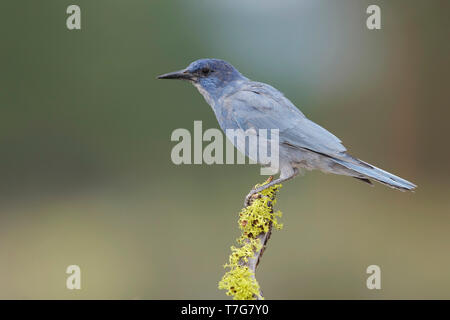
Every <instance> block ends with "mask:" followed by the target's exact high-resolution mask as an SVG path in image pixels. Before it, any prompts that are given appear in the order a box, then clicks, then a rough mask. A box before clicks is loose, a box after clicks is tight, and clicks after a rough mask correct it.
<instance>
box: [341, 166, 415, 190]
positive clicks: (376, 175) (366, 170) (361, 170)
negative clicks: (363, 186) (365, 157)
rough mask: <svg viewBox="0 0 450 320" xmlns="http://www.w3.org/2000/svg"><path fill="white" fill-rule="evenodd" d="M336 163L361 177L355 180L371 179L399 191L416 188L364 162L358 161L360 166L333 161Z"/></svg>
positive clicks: (412, 184)
mask: <svg viewBox="0 0 450 320" xmlns="http://www.w3.org/2000/svg"><path fill="white" fill-rule="evenodd" d="M333 160H334V161H335V162H336V163H339V164H340V165H342V166H344V167H346V168H347V169H350V170H352V171H355V172H357V173H358V174H360V175H361V176H359V175H357V176H356V177H357V178H360V179H361V178H362V179H373V180H375V181H378V182H380V183H383V184H385V185H387V186H389V187H391V188H395V189H399V190H413V189H415V188H416V187H417V186H416V185H415V184H414V183H412V182H409V181H408V180H405V179H402V178H400V177H397V176H396V175H393V174H391V173H389V172H387V171H384V170H382V169H380V168H377V167H375V166H372V165H370V164H368V163H366V162H363V161H361V160H358V161H359V162H360V163H361V164H356V163H354V162H348V161H344V160H340V159H333Z"/></svg>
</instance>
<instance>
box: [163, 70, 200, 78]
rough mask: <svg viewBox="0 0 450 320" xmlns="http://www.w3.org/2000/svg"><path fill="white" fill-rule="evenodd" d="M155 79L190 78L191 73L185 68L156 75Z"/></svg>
mask: <svg viewBox="0 0 450 320" xmlns="http://www.w3.org/2000/svg"><path fill="white" fill-rule="evenodd" d="M157 79H179V80H192V74H191V73H189V71H187V70H186V69H183V70H179V71H175V72H169V73H165V74H162V75H160V76H158V78H157Z"/></svg>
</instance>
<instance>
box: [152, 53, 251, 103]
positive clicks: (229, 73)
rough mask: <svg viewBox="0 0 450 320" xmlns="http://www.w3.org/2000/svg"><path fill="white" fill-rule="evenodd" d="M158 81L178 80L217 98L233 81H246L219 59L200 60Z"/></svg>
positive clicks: (162, 76) (230, 66)
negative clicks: (185, 81) (188, 82)
mask: <svg viewBox="0 0 450 320" xmlns="http://www.w3.org/2000/svg"><path fill="white" fill-rule="evenodd" d="M158 79H179V80H188V81H190V82H192V83H193V84H194V85H195V86H196V87H197V88H198V89H199V90H205V91H206V92H207V93H209V94H210V95H212V96H217V94H219V93H220V92H222V90H223V88H225V87H226V86H228V85H229V84H230V83H232V82H233V81H237V80H244V79H246V78H245V77H244V76H243V75H242V74H240V73H239V71H237V70H236V68H234V67H233V66H232V65H231V64H229V63H228V62H226V61H224V60H219V59H200V60H197V61H194V62H192V63H191V64H190V65H189V66H187V68H185V69H183V70H179V71H175V72H170V73H166V74H163V75H160V76H159V77H158Z"/></svg>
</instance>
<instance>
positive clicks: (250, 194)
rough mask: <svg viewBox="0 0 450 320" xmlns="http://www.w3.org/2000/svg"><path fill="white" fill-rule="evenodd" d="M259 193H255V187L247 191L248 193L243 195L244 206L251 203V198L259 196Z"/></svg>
mask: <svg viewBox="0 0 450 320" xmlns="http://www.w3.org/2000/svg"><path fill="white" fill-rule="evenodd" d="M260 197H261V195H260V194H258V193H257V191H256V190H255V189H253V190H252V191H250V192H249V194H248V195H247V196H246V197H245V201H244V207H248V206H250V205H251V204H252V202H253V200H255V199H258V198H260Z"/></svg>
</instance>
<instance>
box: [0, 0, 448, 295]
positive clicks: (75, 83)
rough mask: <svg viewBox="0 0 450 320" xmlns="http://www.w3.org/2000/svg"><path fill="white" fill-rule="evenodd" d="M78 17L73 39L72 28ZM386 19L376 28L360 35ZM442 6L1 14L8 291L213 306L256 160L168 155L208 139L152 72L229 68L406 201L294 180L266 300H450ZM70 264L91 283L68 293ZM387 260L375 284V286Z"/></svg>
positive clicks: (7, 10)
mask: <svg viewBox="0 0 450 320" xmlns="http://www.w3.org/2000/svg"><path fill="white" fill-rule="evenodd" d="M73 3H75V4H78V5H79V6H80V7H81V15H82V16H81V19H82V29H81V30H80V31H69V30H67V28H66V18H67V14H66V13H65V12H66V8H67V6H68V5H70V4H73ZM369 4H378V5H379V6H380V7H381V14H382V29H381V30H378V31H370V30H368V29H367V28H366V25H365V20H366V18H367V14H366V13H365V12H366V8H367V6H368V5H369ZM449 9H450V5H449V2H448V1H445V0H443V1H359V0H348V1H339V2H337V1H317V0H308V1H306V0H299V1H274V0H272V1H268V0H265V1H261V0H251V1H237V0H233V1H199V0H191V1H181V0H179V1H144V0H140V1H138V0H130V1H119V0H108V1H106V0H97V1H87V0H84V1H66V0H58V1H57V0H46V1H31V0H27V1H25V0H22V1H13V0H4V1H2V2H1V4H0V12H1V19H0V30H1V39H2V45H1V50H0V61H1V72H0V88H1V89H0V108H1V116H0V147H1V157H0V288H1V290H0V298H3V299H6V298H9V299H17V298H25V299H35V298H40V299H49V298H61V299H78V298H87V299H91V298H103V299H110V298H120V299H156V298H158V299H184V298H186V299H201V298H208V299H216V298H225V297H226V296H225V295H224V292H223V291H219V290H218V289H217V283H218V281H219V280H220V278H221V277H222V275H223V273H224V269H223V268H222V265H223V264H224V263H225V262H226V260H227V258H228V254H229V246H230V245H232V244H233V243H234V240H235V238H236V237H237V236H238V229H237V223H236V221H237V214H238V212H239V210H240V208H241V204H242V202H243V198H244V196H245V195H246V194H247V192H248V191H249V189H250V187H251V186H252V185H253V184H255V183H257V182H261V181H263V180H264V179H265V177H261V176H260V175H259V167H257V166H254V165H253V166H249V165H245V166H244V165H235V166H230V165H222V166H220V165H212V166H207V165H201V166H200V165H197V166H195V165H190V166H189V165H182V166H176V165H174V164H172V162H171V160H170V151H171V149H172V147H173V146H174V144H175V143H173V142H171V141H170V135H171V133H172V131H173V130H174V129H176V128H187V129H190V130H191V128H192V127H193V121H194V120H202V121H203V128H204V129H207V128H217V127H218V124H217V123H216V119H215V117H214V114H213V112H212V111H211V109H210V107H209V106H208V105H207V104H206V102H204V100H203V98H202V97H201V96H200V94H199V93H198V92H197V91H196V90H195V89H194V88H193V87H192V86H190V85H188V84H187V83H182V82H170V83H169V82H165V81H157V80H155V77H156V76H157V75H158V74H161V73H164V72H169V71H173V70H177V69H180V68H182V67H185V66H186V65H187V64H188V63H190V62H191V61H193V60H196V59H198V58H204V57H216V58H222V59H225V60H227V61H229V62H231V63H232V64H233V65H235V66H236V67H237V68H238V69H239V70H240V71H241V72H242V73H243V74H245V75H246V76H248V77H249V78H251V79H254V80H258V81H263V82H267V83H269V84H271V85H273V86H275V87H276V88H278V89H280V90H281V91H283V92H284V93H285V94H286V96H287V97H288V98H289V99H291V100H292V101H293V103H294V104H296V105H297V106H298V107H299V108H300V109H301V110H302V111H303V112H304V113H305V114H306V115H307V116H308V117H309V118H311V119H312V120H313V121H315V122H317V123H319V124H320V125H322V126H324V127H325V128H327V129H328V130H330V131H332V132H333V133H335V134H336V135H337V136H338V137H340V138H341V139H342V140H343V142H344V143H345V145H346V146H347V147H348V148H349V150H350V152H351V153H352V154H354V155H356V156H358V157H360V158H362V159H363V160H365V161H368V162H370V163H372V164H374V165H377V166H379V167H381V168H383V169H385V170H388V171H390V172H392V173H394V174H397V175H399V176H401V177H403V178H406V179H408V180H411V181H413V182H414V183H416V184H417V185H418V186H419V188H418V190H417V192H415V193H402V192H398V191H395V190H392V189H389V188H387V187H385V186H382V185H380V184H376V185H375V187H373V188H370V187H369V186H367V185H365V184H363V183H360V182H358V181H356V180H355V179H350V178H347V177H341V176H331V175H324V174H322V173H319V172H313V173H307V174H306V175H305V176H303V177H300V178H297V179H295V180H294V181H291V182H288V183H286V184H285V185H284V188H283V189H282V191H281V193H280V195H279V202H278V209H280V210H282V211H283V213H284V215H283V218H282V222H283V223H284V225H285V227H284V229H283V230H282V231H277V232H274V234H273V235H272V238H271V241H270V243H269V248H268V250H267V251H266V253H265V255H264V258H263V260H262V263H261V265H260V269H259V271H258V275H257V276H258V279H259V281H260V284H261V286H262V288H263V290H264V293H265V296H266V298H269V299H283V298H288V299H309V298H318V299H322V298H325V299H335V298H342V299H356V298H361V299H379V298H387V299H391V298H425V299H428V298H450V250H449V246H450V199H449V191H450V183H449V179H450V169H449V161H450V150H449V148H448V130H449V126H448V121H449V120H448V119H449V116H450V109H449V98H448V90H449V53H450V52H449V51H450V50H449V22H448V12H449ZM71 264H77V265H79V266H80V267H81V271H82V289H81V290H80V291H76V290H75V291H69V290H67V289H66V287H65V282H66V277H67V275H66V274H65V269H66V267H67V266H68V265H71ZM371 264H377V265H379V266H380V267H381V271H382V280H381V285H382V289H381V290H368V289H367V288H366V278H367V276H368V275H367V274H366V273H365V270H366V268H367V266H369V265H371Z"/></svg>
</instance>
